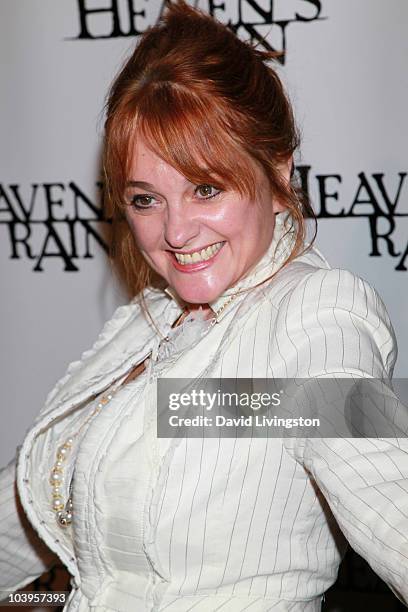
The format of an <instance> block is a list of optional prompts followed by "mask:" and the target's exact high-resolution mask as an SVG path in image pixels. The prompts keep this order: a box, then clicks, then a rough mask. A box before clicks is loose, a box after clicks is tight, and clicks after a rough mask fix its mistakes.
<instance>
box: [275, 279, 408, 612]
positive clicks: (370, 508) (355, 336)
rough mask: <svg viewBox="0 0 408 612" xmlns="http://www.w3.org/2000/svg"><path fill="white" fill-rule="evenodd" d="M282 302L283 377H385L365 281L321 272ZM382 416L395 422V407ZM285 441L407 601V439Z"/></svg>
mask: <svg viewBox="0 0 408 612" xmlns="http://www.w3.org/2000/svg"><path fill="white" fill-rule="evenodd" d="M285 299H286V303H285V304H284V307H283V308H281V309H280V313H281V314H280V316H281V317H282V320H281V321H280V325H279V326H278V328H279V329H280V330H281V331H280V332H279V333H281V334H283V335H284V336H285V338H286V346H287V347H288V350H287V352H286V353H287V360H286V361H287V372H288V377H300V378H310V377H313V378H321V377H325V378H327V377H353V378H357V379H358V378H359V377H360V378H374V379H380V378H381V379H382V380H387V381H389V379H390V378H391V376H392V371H393V367H394V363H395V358H396V341H395V335H394V331H393V329H392V326H391V323H390V321H389V318H388V315H387V312H386V309H385V307H384V305H383V303H382V302H381V300H380V298H379V296H378V295H377V293H376V292H375V290H374V289H373V288H372V287H371V286H370V285H369V284H368V283H366V282H365V281H363V280H361V279H360V278H358V277H356V276H354V275H353V274H351V273H350V272H347V271H344V270H337V269H333V270H319V271H317V272H315V273H312V274H311V275H309V276H308V277H307V278H306V279H304V281H303V282H302V283H301V284H299V285H298V286H297V287H296V288H295V290H294V291H293V292H292V293H291V295H290V296H287V297H286V298H285ZM281 340H282V342H283V338H281ZM373 382H374V381H373ZM394 397H395V396H394ZM397 402H398V413H399V423H401V422H404V420H405V423H407V414H408V409H407V407H406V406H404V405H403V404H402V403H401V402H399V400H397ZM384 414H385V415H386V416H387V418H389V419H390V420H391V421H392V420H393V418H394V417H395V415H396V414H397V410H396V411H395V412H394V411H388V412H387V411H386V410H385V412H384ZM285 446H286V448H287V449H288V451H289V452H290V453H291V454H292V455H293V456H294V457H295V459H296V460H297V461H299V462H301V463H302V464H303V466H304V468H305V469H306V470H307V471H308V473H309V475H310V477H311V478H313V479H314V481H315V482H316V484H317V486H318V487H319V489H320V490H321V491H322V493H323V494H324V496H325V498H326V500H327V501H328V503H329V505H330V508H331V511H332V513H333V515H334V517H335V518H336V520H337V522H338V524H339V526H340V528H341V530H342V531H343V533H344V535H345V537H346V538H347V539H348V541H349V543H350V544H351V546H352V547H353V548H354V549H355V550H356V551H357V552H358V553H359V554H360V555H361V556H362V557H364V558H365V559H366V560H367V561H368V563H369V564H370V565H371V567H372V568H373V569H374V571H375V572H376V573H377V574H378V575H379V576H380V577H381V578H382V579H383V580H384V581H385V582H387V583H388V585H389V586H390V588H391V589H392V590H393V591H394V593H395V594H396V595H397V596H398V597H399V598H400V599H401V601H403V602H404V603H405V604H406V605H407V604H408V441H407V438H406V436H405V437H402V436H401V437H398V438H397V437H393V438H391V437H390V438H386V437H383V438H380V437H379V438H373V437H370V438H341V437H338V438H334V437H332V438H301V439H297V440H294V439H289V440H286V441H285Z"/></svg>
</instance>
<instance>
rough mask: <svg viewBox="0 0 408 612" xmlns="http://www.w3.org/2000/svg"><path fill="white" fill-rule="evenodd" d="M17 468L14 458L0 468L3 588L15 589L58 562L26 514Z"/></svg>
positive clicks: (0, 573)
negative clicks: (20, 492) (19, 492)
mask: <svg viewBox="0 0 408 612" xmlns="http://www.w3.org/2000/svg"><path fill="white" fill-rule="evenodd" d="M15 471H16V461H15V460H13V461H12V462H11V463H10V464H9V465H8V466H7V467H5V468H4V469H2V470H0V591H15V590H17V589H19V588H21V587H23V586H24V585H26V584H29V583H30V582H32V581H33V580H35V578H38V576H41V574H43V573H44V572H46V571H47V570H48V569H49V568H50V567H52V566H53V565H54V564H55V563H56V561H57V557H56V556H55V555H54V553H52V552H51V551H50V550H49V549H48V548H47V546H46V545H45V544H44V543H43V542H42V540H40V538H39V537H38V536H37V534H36V533H35V531H34V529H33V527H32V526H31V524H30V523H29V521H28V519H27V517H26V516H25V513H24V510H23V509H22V507H21V504H20V500H19V497H18V492H17V489H16V484H15ZM0 599H1V594H0Z"/></svg>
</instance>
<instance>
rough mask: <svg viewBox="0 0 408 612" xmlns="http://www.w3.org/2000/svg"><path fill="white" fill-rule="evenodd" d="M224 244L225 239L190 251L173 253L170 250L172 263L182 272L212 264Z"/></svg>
mask: <svg viewBox="0 0 408 612" xmlns="http://www.w3.org/2000/svg"><path fill="white" fill-rule="evenodd" d="M224 244H225V241H224V242H216V243H214V244H211V245H210V246H208V247H205V248H204V249H200V250H197V251H190V252H189V253H175V252H174V251H172V252H171V258H172V263H173V265H174V267H175V268H177V270H182V271H183V272H191V271H193V270H201V269H202V268H206V267H207V266H209V265H211V264H212V262H213V261H214V259H215V258H216V257H217V255H218V253H219V252H220V250H221V249H222V247H223V246H224Z"/></svg>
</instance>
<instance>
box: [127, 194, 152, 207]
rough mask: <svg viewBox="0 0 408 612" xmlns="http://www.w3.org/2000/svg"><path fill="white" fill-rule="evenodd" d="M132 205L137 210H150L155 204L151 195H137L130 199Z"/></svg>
mask: <svg viewBox="0 0 408 612" xmlns="http://www.w3.org/2000/svg"><path fill="white" fill-rule="evenodd" d="M130 203H131V205H132V206H134V207H135V208H139V209H144V208H150V207H151V206H152V205H153V203H154V197H153V196H150V195H141V194H137V195H134V196H132V197H131V198H130Z"/></svg>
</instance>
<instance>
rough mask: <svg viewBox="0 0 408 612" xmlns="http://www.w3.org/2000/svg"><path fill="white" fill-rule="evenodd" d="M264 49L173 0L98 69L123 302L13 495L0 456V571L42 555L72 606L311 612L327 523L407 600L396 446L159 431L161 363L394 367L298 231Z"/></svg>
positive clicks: (327, 578)
mask: <svg viewBox="0 0 408 612" xmlns="http://www.w3.org/2000/svg"><path fill="white" fill-rule="evenodd" d="M267 59H268V56H267V55H266V54H263V53H261V52H259V51H256V50H255V49H253V48H251V47H250V46H249V45H247V44H244V43H243V42H241V41H239V40H238V38H237V37H236V36H235V35H234V34H233V33H232V32H230V31H229V30H228V29H227V28H226V27H224V26H222V25H221V24H218V23H217V22H216V21H214V20H213V19H211V18H210V17H208V16H206V15H204V14H201V13H200V12H198V11H196V10H194V9H192V8H188V7H187V6H186V5H185V4H184V3H182V2H178V3H177V4H175V5H172V6H170V7H169V8H168V9H167V11H166V14H165V16H164V18H163V20H162V21H161V22H160V23H159V24H158V25H157V26H156V27H154V28H153V29H151V30H149V31H148V32H147V33H146V34H145V35H144V36H143V37H142V39H141V41H140V43H139V45H138V46H137V48H136V50H135V52H134V53H133V55H132V56H131V57H130V59H129V60H128V61H127V63H126V65H125V67H124V68H123V70H122V72H121V73H120V74H119V76H118V77H117V79H116V81H115V83H114V84H113V87H112V90H111V94H110V97H109V100H108V106H107V121H106V146H105V154H104V170H105V174H106V186H107V196H108V200H109V203H110V205H111V206H112V207H113V209H112V213H113V217H114V228H115V254H116V257H117V258H118V259H119V261H120V262H122V264H124V268H125V270H126V271H127V273H128V276H129V278H128V280H129V283H130V284H131V286H132V288H133V292H134V295H136V298H135V300H133V301H132V302H131V304H129V305H128V306H124V307H121V308H119V309H118V310H117V311H116V313H115V315H114V316H113V318H112V320H111V321H109V322H108V323H107V324H106V326H105V328H104V330H103V331H102V334H101V335H100V337H99V338H98V340H97V342H96V344H95V345H94V346H93V348H92V349H91V350H90V351H88V352H87V353H85V354H84V355H83V356H82V358H81V360H80V361H78V362H75V363H73V364H71V366H70V367H69V369H68V373H67V374H66V376H65V377H64V378H63V379H62V380H61V381H60V382H59V383H58V384H57V386H56V387H55V388H54V390H53V391H52V392H51V394H50V395H49V397H48V398H47V403H46V406H45V408H44V409H43V411H42V412H41V414H40V416H39V417H38V419H37V421H36V422H35V424H34V426H33V428H32V429H31V430H30V431H29V433H28V434H27V437H26V439H25V441H24V444H23V447H22V449H21V450H20V453H19V461H18V468H17V485H18V496H17V495H15V494H14V490H13V486H14V480H15V466H14V464H10V466H9V467H8V468H6V469H5V470H4V471H3V472H2V475H1V484H0V490H1V491H2V492H3V499H2V505H1V517H2V521H1V527H0V529H1V533H0V541H1V544H2V548H1V550H2V552H1V553H0V567H1V588H2V589H16V588H19V587H21V586H23V585H24V584H26V583H27V582H29V581H30V580H32V579H33V578H34V577H35V576H38V575H39V574H41V573H42V572H43V571H44V570H45V569H46V568H47V567H49V566H50V565H51V564H52V563H53V561H54V560H55V557H54V556H53V555H51V552H50V551H53V552H54V553H56V554H57V555H58V557H59V558H60V559H61V561H62V562H63V563H64V564H65V565H66V566H67V568H68V570H69V572H70V573H71V574H72V576H73V580H72V585H73V589H72V593H71V596H70V599H69V603H68V604H67V606H66V609H67V610H70V611H74V610H80V611H84V610H91V609H92V610H98V611H102V610H103V611H105V610H119V611H123V612H125V611H128V610H137V611H142V610H146V611H147V610H149V611H150V610H166V611H168V612H171V611H177V612H181V611H187V610H193V609H194V610H195V612H199V611H215V610H222V612H227V611H233V612H238V611H241V610H247V609H251V610H253V611H254V612H255V611H256V610H257V611H261V610H262V611H266V610H271V609H274V610H279V611H280V610H282V611H283V610H292V611H312V610H313V611H315V610H319V609H320V604H321V600H322V596H323V593H324V592H325V590H326V589H327V588H328V587H329V586H330V585H331V584H332V583H333V582H334V581H335V579H336V574H337V569H338V565H339V563H340V560H341V557H342V555H343V552H344V549H345V539H344V536H345V537H346V538H347V539H348V540H349V541H350V543H351V544H352V545H353V547H354V548H355V549H356V550H357V551H358V552H360V553H361V554H362V555H363V556H365V557H366V558H367V559H368V560H369V562H370V563H371V565H372V566H373V567H374V569H375V571H377V572H378V573H379V574H380V575H381V576H382V577H383V578H384V579H385V580H386V581H387V582H389V584H390V585H391V586H392V588H393V589H394V590H395V591H396V592H397V593H399V596H400V597H401V598H402V599H403V598H405V600H407V598H408V587H407V585H408V580H407V578H408V572H407V564H408V563H407V555H408V545H407V539H406V533H407V530H406V528H407V513H406V506H407V500H408V495H407V490H408V487H407V480H406V477H407V474H408V454H407V445H406V444H405V442H404V443H403V442H401V441H398V440H397V441H395V440H388V441H387V440H383V439H381V440H380V439H378V440H369V439H357V440H353V439H351V440H350V439H348V440H345V439H333V440H326V439H318V438H317V439H310V440H309V439H307V440H306V439H300V440H294V441H293V440H292V441H290V440H282V439H280V438H276V439H273V438H272V439H271V438H259V439H253V438H250V437H248V438H243V439H238V438H235V439H226V438H221V437H218V438H213V439H209V438H201V439H194V440H192V439H189V438H185V437H184V438H175V439H166V438H158V437H157V435H156V381H157V378H159V377H169V378H190V379H201V378H204V377H207V378H218V379H220V378H251V377H254V378H310V377H317V378H320V377H328V376H329V377H330V376H331V377H333V376H335V375H340V376H357V377H376V378H385V379H388V378H389V377H391V375H392V369H393V365H394V361H395V355H396V343H395V338H394V334H393V331H392V327H391V324H390V321H389V319H388V316H387V313H386V310H385V308H384V306H383V304H382V303H381V301H380V299H379V298H378V296H377V294H376V293H375V292H374V290H373V289H372V288H371V287H370V286H369V285H368V284H367V283H365V282H364V281H362V280H360V279H358V278H356V277H355V276H353V275H352V274H351V273H349V272H346V271H344V270H337V269H331V268H330V266H329V265H328V263H327V262H326V261H325V259H324V258H323V257H322V256H321V255H320V254H319V252H318V251H317V250H316V249H315V248H313V247H309V248H306V247H305V242H304V234H305V231H304V216H305V215H306V214H307V213H308V212H309V211H308V210H307V207H306V206H305V204H303V203H302V200H301V198H300V197H299V193H298V191H297V189H296V187H295V185H294V184H293V183H292V180H293V178H292V177H291V175H292V167H293V161H292V155H293V152H294V150H295V148H296V146H297V144H298V143H297V136H296V131H295V127H294V121H293V117H292V112H291V107H290V104H289V102H288V100H287V98H286V96H285V94H284V91H283V88H282V85H281V83H280V81H279V79H278V77H277V75H276V73H275V71H274V70H273V69H272V68H271V67H269V66H268V65H267V64H266V60H267ZM124 219H125V220H126V222H125V221H124ZM19 499H20V500H21V505H22V506H23V508H24V510H25V513H26V514H27V517H28V521H29V522H27V520H26V519H25V518H24V514H23V512H22V511H21V507H20V501H19ZM30 523H31V525H32V526H33V527H34V529H33V528H32V527H31V526H30ZM36 532H37V533H38V536H39V537H38V536H37V534H36ZM41 540H42V542H41ZM44 543H45V544H44Z"/></svg>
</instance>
